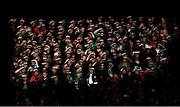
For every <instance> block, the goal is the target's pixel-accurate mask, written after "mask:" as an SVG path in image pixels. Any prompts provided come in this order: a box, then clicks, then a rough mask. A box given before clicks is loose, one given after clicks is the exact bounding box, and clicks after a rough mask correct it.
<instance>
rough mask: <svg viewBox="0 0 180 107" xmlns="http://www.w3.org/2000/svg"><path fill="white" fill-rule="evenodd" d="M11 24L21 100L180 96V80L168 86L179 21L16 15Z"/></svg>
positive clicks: (86, 101)
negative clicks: (175, 85)
mask: <svg viewBox="0 0 180 107" xmlns="http://www.w3.org/2000/svg"><path fill="white" fill-rule="evenodd" d="M9 25H10V28H11V30H10V31H11V32H12V35H13V38H14V56H13V64H12V71H11V73H10V77H11V78H10V81H11V82H12V84H13V90H14V92H15V98H14V102H15V104H16V105H29V106H30V105H164V104H171V105H173V104H179V103H180V98H179V97H180V96H179V95H178V94H177V93H176V92H178V88H177V89H173V90H170V91H169V90H168V87H169V86H168V85H169V79H170V74H169V73H168V63H169V60H170V57H169V56H168V51H167V49H168V46H169V44H170V43H171V42H172V41H173V39H174V38H175V37H176V35H177V32H178V26H177V24H176V23H175V21H170V20H169V19H168V18H166V17H136V16H128V17H123V18H117V17H111V16H109V17H103V16H99V17H96V18H82V19H72V20H71V19H63V18H62V19H58V20H57V19H49V20H46V19H45V18H37V19H34V20H26V19H25V18H12V19H10V20H9ZM167 84H168V85H167ZM179 89H180V87H179Z"/></svg>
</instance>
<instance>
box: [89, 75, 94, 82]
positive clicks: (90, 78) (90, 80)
mask: <svg viewBox="0 0 180 107" xmlns="http://www.w3.org/2000/svg"><path fill="white" fill-rule="evenodd" d="M89 84H93V80H92V74H90V76H89Z"/></svg>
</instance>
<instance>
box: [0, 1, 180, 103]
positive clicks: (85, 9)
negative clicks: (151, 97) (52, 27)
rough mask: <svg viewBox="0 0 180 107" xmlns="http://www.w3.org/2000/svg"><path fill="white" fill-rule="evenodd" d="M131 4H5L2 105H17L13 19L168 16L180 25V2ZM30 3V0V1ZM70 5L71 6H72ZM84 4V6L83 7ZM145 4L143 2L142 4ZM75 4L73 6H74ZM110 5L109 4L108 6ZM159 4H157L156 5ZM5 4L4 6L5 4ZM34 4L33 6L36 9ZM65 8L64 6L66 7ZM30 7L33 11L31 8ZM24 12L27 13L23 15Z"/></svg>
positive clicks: (175, 76)
mask: <svg viewBox="0 0 180 107" xmlns="http://www.w3.org/2000/svg"><path fill="white" fill-rule="evenodd" d="M132 1H133V0H131V1H126V2H125V1H122V2H121V3H116V2H105V1H102V0H101V1H99V2H97V1H87V2H86V3H84V2H83V1H80V2H76V3H74V2H75V1H70V2H69V1H67V3H66V2H65V3H64V2H62V3H53V4H52V3H48V2H47V4H46V5H44V4H43V3H44V2H45V1H40V3H37V1H31V3H24V1H20V3H21V2H23V3H24V4H19V2H12V1H11V3H5V4H6V5H8V7H6V5H4V7H6V8H1V11H2V12H1V16H0V89H1V90H0V105H13V98H14V95H15V93H13V89H12V88H11V85H12V84H10V82H9V72H10V70H11V69H10V68H11V63H12V56H13V53H14V52H13V42H12V40H13V38H12V35H11V34H10V32H9V26H8V21H9V18H11V17H13V16H15V17H21V16H22V17H25V18H29V19H31V18H40V17H41V16H42V17H45V18H79V17H81V18H86V17H93V16H99V15H105V16H108V15H112V16H127V15H138V16H147V15H149V16H158V15H160V16H167V17H176V19H177V23H179V19H180V18H179V16H177V15H178V12H177V11H178V10H179V9H178V6H177V4H178V3H175V2H174V1H171V2H168V3H167V4H166V5H165V4H163V3H162V2H164V1H160V3H157V2H155V1H150V0H149V1H146V3H143V4H141V3H139V2H138V3H137V2H132ZM28 2H29V1H28ZM68 2H69V3H68ZM81 2H82V3H84V4H81ZM140 2H141V1H140ZM70 4H71V5H70ZM104 4H106V5H104ZM155 4H156V5H155ZM2 5H3V4H2ZM32 5H33V6H32ZM63 5H64V7H63ZM28 7H29V8H28ZM22 11H24V12H22ZM179 50H180V37H178V38H177V39H175V40H174V42H173V43H172V44H171V45H170V47H169V50H168V51H169V55H170V56H171V57H172V58H171V61H170V65H169V68H170V69H169V73H170V74H171V75H172V80H171V81H170V82H169V84H167V85H170V84H171V85H170V86H174V87H176V86H178V84H180V77H179V76H180V52H179Z"/></svg>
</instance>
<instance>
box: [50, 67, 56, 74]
mask: <svg viewBox="0 0 180 107" xmlns="http://www.w3.org/2000/svg"><path fill="white" fill-rule="evenodd" d="M51 70H52V72H53V73H54V74H55V73H56V72H57V67H56V66H53V67H52V69H51Z"/></svg>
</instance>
